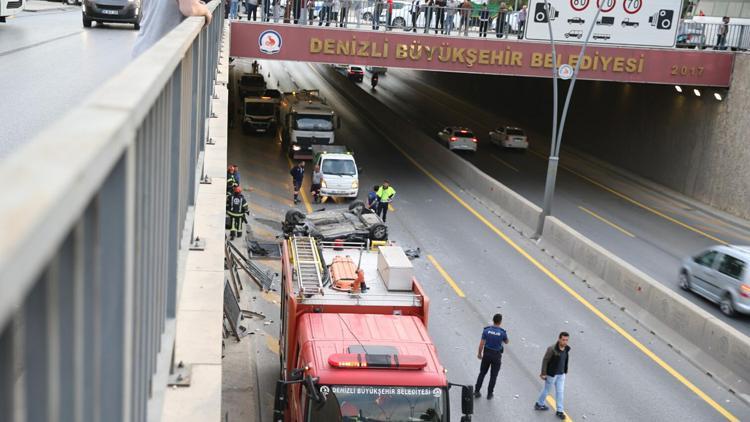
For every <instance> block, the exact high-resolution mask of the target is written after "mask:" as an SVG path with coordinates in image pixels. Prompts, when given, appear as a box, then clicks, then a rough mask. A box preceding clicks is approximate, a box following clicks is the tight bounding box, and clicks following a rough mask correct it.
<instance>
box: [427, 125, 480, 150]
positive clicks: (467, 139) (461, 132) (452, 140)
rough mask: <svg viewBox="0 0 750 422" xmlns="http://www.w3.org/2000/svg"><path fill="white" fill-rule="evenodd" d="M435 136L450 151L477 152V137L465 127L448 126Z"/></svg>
mask: <svg viewBox="0 0 750 422" xmlns="http://www.w3.org/2000/svg"><path fill="white" fill-rule="evenodd" d="M437 135H438V138H440V140H441V141H443V142H444V143H445V146H446V147H448V149H449V150H451V151H458V150H461V151H471V152H477V143H478V141H477V137H476V136H474V132H472V131H471V130H469V129H467V128H465V127H458V126H449V127H446V128H444V129H443V130H441V131H440V132H438V134H437Z"/></svg>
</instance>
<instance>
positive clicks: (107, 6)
mask: <svg viewBox="0 0 750 422" xmlns="http://www.w3.org/2000/svg"><path fill="white" fill-rule="evenodd" d="M141 10H142V8H141V0H132V1H131V0H107V1H102V2H95V1H94V0H83V4H82V6H81V13H82V16H83V26H84V27H85V28H91V23H92V22H96V23H97V25H101V24H102V23H105V22H107V23H110V22H111V23H128V24H132V25H133V27H134V28H135V29H140V28H141Z"/></svg>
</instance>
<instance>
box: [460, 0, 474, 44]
mask: <svg viewBox="0 0 750 422" xmlns="http://www.w3.org/2000/svg"><path fill="white" fill-rule="evenodd" d="M471 8H472V6H471V1H470V0H464V2H463V3H461V12H460V13H461V22H460V23H459V24H458V32H461V29H463V31H464V37H466V36H468V35H469V24H470V23H471Z"/></svg>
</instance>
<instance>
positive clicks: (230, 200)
mask: <svg viewBox="0 0 750 422" xmlns="http://www.w3.org/2000/svg"><path fill="white" fill-rule="evenodd" d="M249 213H250V206H249V205H248V203H247V201H246V200H245V196H244V195H242V188H240V187H239V185H238V186H235V187H234V189H233V191H232V195H231V196H229V197H227V218H228V219H229V224H228V226H229V240H234V237H235V236H237V237H242V223H243V222H244V223H247V219H246V218H245V215H247V214H249Z"/></svg>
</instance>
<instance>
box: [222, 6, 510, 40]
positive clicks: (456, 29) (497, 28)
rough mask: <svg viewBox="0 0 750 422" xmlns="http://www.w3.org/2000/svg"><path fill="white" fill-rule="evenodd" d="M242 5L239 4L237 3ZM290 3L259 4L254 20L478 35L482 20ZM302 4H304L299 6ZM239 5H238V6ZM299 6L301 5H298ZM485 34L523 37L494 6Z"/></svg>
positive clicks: (474, 12) (474, 11)
mask: <svg viewBox="0 0 750 422" xmlns="http://www.w3.org/2000/svg"><path fill="white" fill-rule="evenodd" d="M240 3H242V2H240ZM294 3H300V2H294V1H291V2H290V4H291V5H292V6H291V9H290V11H289V14H288V15H286V1H285V0H279V1H276V2H270V1H269V2H266V3H265V4H263V3H261V5H260V7H259V10H258V11H257V13H256V14H257V20H258V21H265V22H274V23H278V22H283V21H284V20H285V16H286V17H287V19H286V20H287V21H289V22H291V23H294V24H301V25H320V26H322V25H327V26H340V27H346V28H353V29H373V30H383V31H412V32H419V33H430V34H433V33H434V34H438V33H440V34H446V35H456V36H459V35H463V36H479V35H480V31H481V26H480V25H481V23H482V19H481V17H480V14H481V7H480V6H479V4H475V5H473V6H472V7H466V8H462V7H460V4H457V5H455V6H445V7H443V6H434V5H425V4H421V5H419V6H418V7H416V8H413V6H412V4H411V3H407V2H399V1H394V2H393V3H392V5H391V6H390V7H389V5H388V3H385V4H380V3H376V2H374V1H369V0H353V1H351V2H350V3H351V5H350V6H349V7H345V5H346V3H344V6H342V2H339V1H337V2H335V3H334V5H333V6H331V7H330V8H327V7H326V6H324V4H323V2H321V1H315V2H314V6H313V7H311V8H305V7H302V8H301V9H297V6H295V5H294ZM300 4H301V5H304V1H302V2H301V3H300ZM240 6H241V5H240ZM300 7H301V6H300ZM246 12H247V10H245V11H243V10H242V7H238V14H237V17H238V18H240V19H242V18H245V19H247V13H246ZM486 18H487V28H486V31H485V32H486V33H487V34H489V36H492V37H514V38H521V37H522V36H523V29H524V28H523V23H522V22H521V20H520V19H519V12H518V11H503V12H500V11H499V10H498V7H497V6H496V5H493V6H492V7H491V8H488V13H487V17H486Z"/></svg>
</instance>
